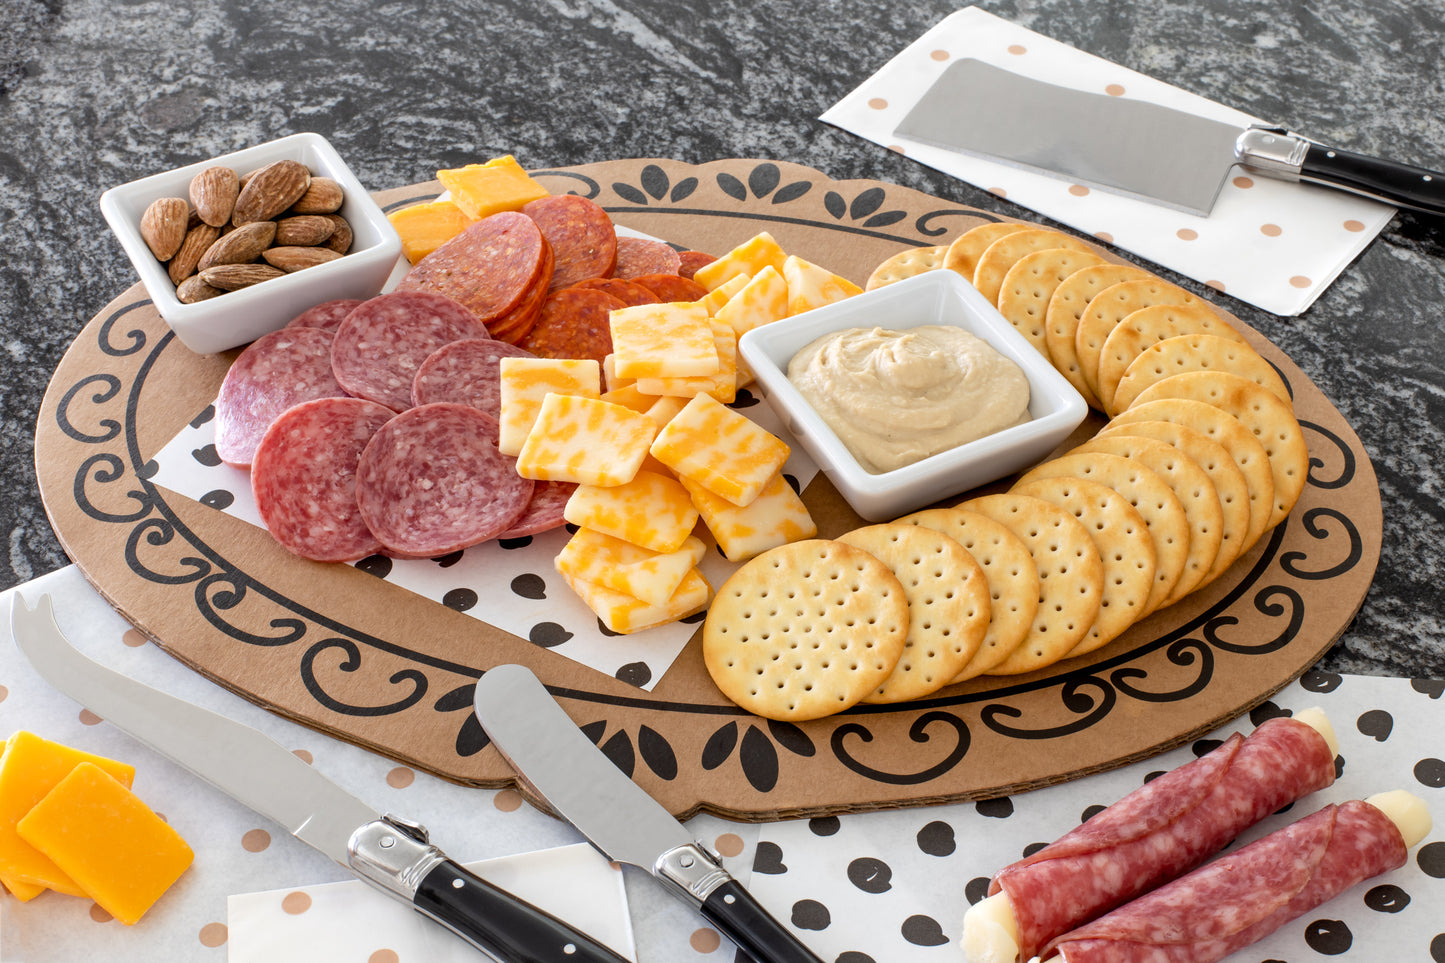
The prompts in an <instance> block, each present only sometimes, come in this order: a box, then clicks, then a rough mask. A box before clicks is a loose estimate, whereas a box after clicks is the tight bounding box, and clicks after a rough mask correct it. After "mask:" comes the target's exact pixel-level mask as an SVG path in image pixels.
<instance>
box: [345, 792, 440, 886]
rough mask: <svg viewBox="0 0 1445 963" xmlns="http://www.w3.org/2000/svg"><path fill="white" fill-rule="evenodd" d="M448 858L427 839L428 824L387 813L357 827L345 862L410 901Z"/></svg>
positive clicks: (357, 872) (365, 877)
mask: <svg viewBox="0 0 1445 963" xmlns="http://www.w3.org/2000/svg"><path fill="white" fill-rule="evenodd" d="M446 859H447V857H446V854H444V853H443V852H442V851H441V850H440V849H437V848H436V847H435V846H433V845H431V843H430V842H428V836H427V830H426V827H425V826H423V825H421V824H420V823H415V822H412V821H410V820H407V819H403V818H401V817H400V816H395V815H392V814H391V813H387V814H386V815H385V816H382V817H381V818H380V819H378V820H375V821H374V822H369V823H367V824H366V825H364V826H361V827H359V828H357V830H356V832H354V833H352V834H351V840H350V842H349V843H347V846H346V862H347V865H348V866H350V867H351V869H352V871H353V872H355V873H356V874H357V875H358V876H360V877H361V878H362V879H364V880H366V881H367V882H368V883H371V884H372V885H373V886H377V887H379V888H381V889H383V890H385V891H386V892H388V893H391V894H393V895H395V896H400V897H401V898H402V899H404V900H406V901H407V902H411V901H412V900H414V899H415V898H416V891H417V888H418V887H419V886H420V885H421V881H422V880H423V879H425V878H426V876H427V874H428V873H430V872H431V871H432V870H434V869H436V868H437V866H439V865H441V864H442V863H443V862H445V861H446Z"/></svg>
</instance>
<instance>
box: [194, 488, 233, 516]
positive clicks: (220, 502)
mask: <svg viewBox="0 0 1445 963" xmlns="http://www.w3.org/2000/svg"><path fill="white" fill-rule="evenodd" d="M235 501H236V496H235V495H233V494H232V493H231V492H228V491H226V490H225V489H224V488H217V489H215V490H214V491H208V492H206V493H205V494H204V495H202V496H201V504H202V505H205V506H206V507H207V508H214V509H215V510H216V511H218V512H223V511H225V510H226V509H228V508H230V507H231V506H232V505H233V504H235Z"/></svg>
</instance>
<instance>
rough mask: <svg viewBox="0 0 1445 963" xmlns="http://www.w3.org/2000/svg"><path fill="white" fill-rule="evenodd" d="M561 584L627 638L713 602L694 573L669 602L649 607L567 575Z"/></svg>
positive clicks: (705, 584)
mask: <svg viewBox="0 0 1445 963" xmlns="http://www.w3.org/2000/svg"><path fill="white" fill-rule="evenodd" d="M562 578H563V580H564V581H565V582H566V583H567V585H568V587H569V588H571V589H572V591H574V592H576V593H577V595H578V596H580V597H581V599H582V601H583V602H586V603H587V607H588V608H589V609H591V610H592V611H593V612H594V613H596V615H597V617H598V618H599V619H601V620H602V624H603V625H605V626H607V628H608V630H609V631H611V632H616V633H617V634H619V635H628V634H630V633H632V632H641V631H642V630H643V629H650V628H652V627H653V626H657V625H664V624H666V623H668V622H676V621H677V620H678V619H684V618H687V617H688V616H689V615H693V614H695V613H697V612H701V611H702V610H703V609H705V608H707V603H708V602H710V601H712V586H711V585H709V584H708V581H707V579H705V578H703V575H702V573H701V572H699V571H698V570H697V569H695V568H694V569H692V570H690V571H689V572H688V573H687V575H686V577H684V578H683V580H682V584H681V585H679V586H678V587H677V591H676V592H674V593H673V596H672V598H670V599H668V600H667V602H666V603H665V604H663V605H649V604H648V603H646V602H644V601H642V600H641V599H635V598H633V597H632V596H630V595H624V594H623V593H621V592H614V591H613V590H612V589H609V588H605V587H603V586H601V585H598V584H596V583H595V582H584V581H583V580H581V579H579V578H573V577H572V576H570V575H563V576H562Z"/></svg>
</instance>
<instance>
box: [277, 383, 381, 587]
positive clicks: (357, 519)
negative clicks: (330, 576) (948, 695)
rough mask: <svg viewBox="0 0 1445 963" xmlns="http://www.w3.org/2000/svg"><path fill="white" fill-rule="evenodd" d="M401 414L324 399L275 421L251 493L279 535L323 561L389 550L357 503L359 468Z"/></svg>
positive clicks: (359, 401) (357, 401) (294, 548)
mask: <svg viewBox="0 0 1445 963" xmlns="http://www.w3.org/2000/svg"><path fill="white" fill-rule="evenodd" d="M395 415H396V413H395V412H394V411H392V410H391V409H390V408H387V407H386V406H384V405H379V404H377V403H376V402H374V401H364V400H362V399H360V398H319V399H317V400H315V401H307V402H303V403H302V404H299V405H297V406H295V407H294V408H290V409H288V410H287V411H286V412H285V413H284V414H282V415H281V417H279V418H277V419H276V421H275V422H274V423H273V424H272V425H271V427H270V429H269V430H267V432H266V434H265V436H264V437H263V438H262V439H261V444H260V445H259V446H258V447H257V449H256V458H255V460H254V461H253V462H252V464H251V491H252V493H253V494H254V495H255V497H256V508H257V509H258V510H259V511H260V513H261V520H262V521H263V522H265V523H266V528H267V529H268V530H269V531H270V532H271V535H272V537H274V538H275V539H276V541H277V542H279V543H280V544H281V545H282V547H284V548H285V549H286V550H287V551H289V552H292V553H293V554H296V555H299V556H301V557H302V558H309V559H312V560H314V561H317V562H349V561H352V560H354V559H358V558H365V557H366V556H367V555H372V554H375V553H376V552H378V551H380V550H381V543H380V542H378V541H377V540H376V536H374V535H372V534H371V529H369V528H368V527H367V526H366V523H365V522H364V521H363V520H362V517H361V512H360V511H359V510H358V509H357V504H356V468H357V464H358V462H359V461H360V459H361V453H362V450H363V449H364V448H365V447H366V444H367V442H368V441H370V440H371V438H372V436H373V435H375V434H376V432H377V431H379V430H380V429H381V427H382V425H384V424H386V423H387V422H388V421H390V420H391V419H392V418H393V417H395Z"/></svg>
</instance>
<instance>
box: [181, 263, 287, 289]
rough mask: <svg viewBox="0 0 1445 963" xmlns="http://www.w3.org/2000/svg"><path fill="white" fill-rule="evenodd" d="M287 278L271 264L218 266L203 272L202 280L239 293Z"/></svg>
mask: <svg viewBox="0 0 1445 963" xmlns="http://www.w3.org/2000/svg"><path fill="white" fill-rule="evenodd" d="M285 276H286V272H285V271H283V270H281V269H280V268H274V267H272V266H271V265H269V264H217V265H214V266H212V267H208V268H206V269H205V270H204V271H202V272H201V275H200V278H201V280H202V281H204V282H206V283H207V284H209V285H210V286H211V287H213V288H220V289H221V290H222V291H237V290H240V289H241V288H248V287H250V286H251V285H253V284H260V283H261V282H262V281H269V280H271V279H272V278H279V277H285Z"/></svg>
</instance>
